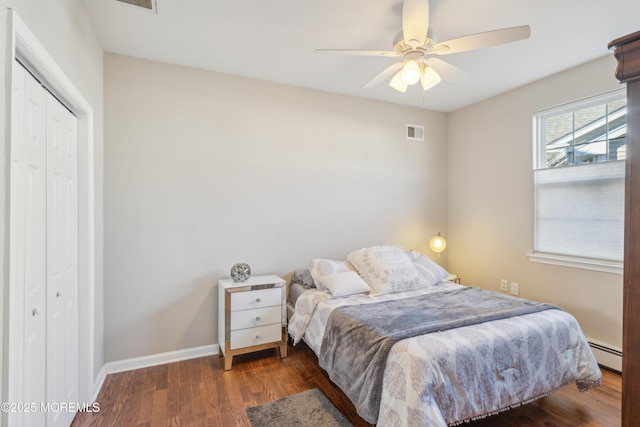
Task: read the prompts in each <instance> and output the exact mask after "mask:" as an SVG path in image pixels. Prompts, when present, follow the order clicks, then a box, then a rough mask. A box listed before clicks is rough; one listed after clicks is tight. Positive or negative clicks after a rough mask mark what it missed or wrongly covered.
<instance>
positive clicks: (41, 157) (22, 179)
mask: <svg viewBox="0 0 640 427" xmlns="http://www.w3.org/2000/svg"><path fill="white" fill-rule="evenodd" d="M13 71H14V73H16V74H15V77H14V79H13V81H14V87H13V94H14V95H15V98H14V102H13V105H12V114H13V117H14V119H15V120H12V142H11V148H12V149H11V179H12V180H11V205H12V208H11V215H12V218H11V223H12V227H11V237H10V245H11V254H10V257H11V266H12V273H11V285H10V287H11V302H10V304H11V307H10V313H11V314H10V333H9V335H10V338H9V340H10V362H13V363H15V364H16V365H17V366H16V370H14V366H11V367H10V370H9V376H10V378H12V379H11V380H10V389H9V396H8V399H7V401H9V402H22V403H25V402H45V401H46V395H45V390H46V389H45V373H46V358H45V354H46V347H45V344H46V234H45V233H46V228H45V227H46V204H45V203H46V179H47V178H46V138H47V136H46V92H45V90H44V89H43V88H42V87H41V86H40V84H39V83H38V82H37V81H36V80H35V79H34V78H33V77H32V76H31V75H30V74H29V73H27V72H26V71H25V70H24V69H23V68H22V67H21V66H20V65H18V64H17V63H14V67H13ZM20 86H22V88H20ZM21 90H22V91H23V93H22V94H20V93H19V92H21ZM20 97H22V98H21V99H20ZM16 357H18V358H20V359H16ZM14 374H15V375H14ZM38 409H39V408H38ZM9 418H10V420H9V422H10V425H28V426H42V425H44V422H45V414H44V413H42V412H39V411H38V412H21V413H11V414H10V417H9Z"/></svg>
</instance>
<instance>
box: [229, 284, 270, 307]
mask: <svg viewBox="0 0 640 427" xmlns="http://www.w3.org/2000/svg"><path fill="white" fill-rule="evenodd" d="M275 305H277V306H279V307H280V306H282V288H271V289H258V290H255V291H249V292H234V293H232V294H231V311H240V310H251V309H254V308H262V307H271V306H275Z"/></svg>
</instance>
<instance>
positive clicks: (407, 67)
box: [402, 59, 421, 85]
mask: <svg viewBox="0 0 640 427" xmlns="http://www.w3.org/2000/svg"><path fill="white" fill-rule="evenodd" d="M420 74H421V73H420V66H419V65H418V63H417V62H416V61H414V60H413V59H411V60H409V61H407V63H406V64H404V67H402V81H403V82H405V83H406V84H407V85H413V84H416V83H418V81H419V80H420Z"/></svg>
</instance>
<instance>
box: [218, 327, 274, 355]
mask: <svg viewBox="0 0 640 427" xmlns="http://www.w3.org/2000/svg"><path fill="white" fill-rule="evenodd" d="M281 340H282V325H281V324H280V323H278V324H274V325H266V326H259V327H257V328H249V329H240V330H237V331H231V340H230V342H229V346H230V349H231V350H235V349H237V348H244V347H251V346H254V345H260V344H266V343H271V342H276V341H281Z"/></svg>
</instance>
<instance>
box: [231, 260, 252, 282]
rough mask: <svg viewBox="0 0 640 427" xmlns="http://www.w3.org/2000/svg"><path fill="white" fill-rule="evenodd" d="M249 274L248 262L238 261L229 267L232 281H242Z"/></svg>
mask: <svg viewBox="0 0 640 427" xmlns="http://www.w3.org/2000/svg"><path fill="white" fill-rule="evenodd" d="M250 276H251V267H249V264H244V263H241V262H240V263H238V264H234V265H233V267H231V278H232V279H233V281H234V282H244V281H245V280H247V279H248V278H249V277H250Z"/></svg>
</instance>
